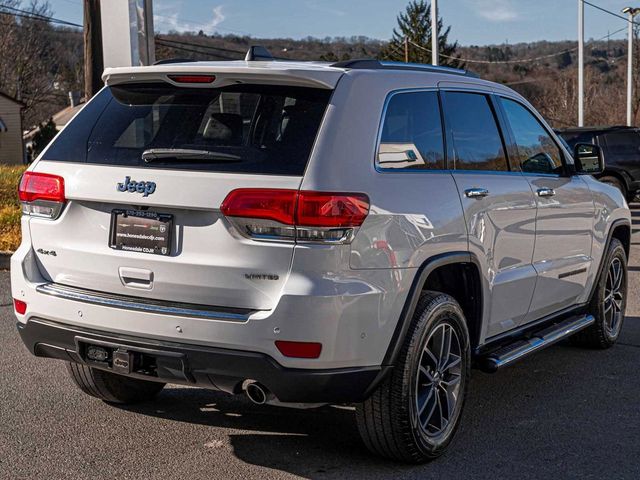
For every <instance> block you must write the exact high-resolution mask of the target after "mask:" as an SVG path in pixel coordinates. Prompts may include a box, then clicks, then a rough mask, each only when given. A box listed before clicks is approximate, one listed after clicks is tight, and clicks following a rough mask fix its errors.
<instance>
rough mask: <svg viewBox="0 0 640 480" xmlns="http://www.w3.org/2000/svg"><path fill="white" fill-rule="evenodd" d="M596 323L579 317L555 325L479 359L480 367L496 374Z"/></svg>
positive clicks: (587, 317)
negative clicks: (501, 369)
mask: <svg viewBox="0 0 640 480" xmlns="http://www.w3.org/2000/svg"><path fill="white" fill-rule="evenodd" d="M594 322H595V318H594V317H593V316H592V315H578V316H575V317H570V318H568V319H566V320H563V321H561V322H558V323H554V324H552V325H550V326H548V327H546V328H544V329H542V330H539V331H537V332H533V333H532V334H531V335H530V336H529V338H527V339H524V340H516V341H515V342H514V343H511V344H509V345H507V346H505V347H502V348H500V349H499V350H496V351H494V352H491V353H488V354H486V355H485V356H483V357H481V358H480V359H479V361H478V366H479V367H480V369H481V370H483V371H485V372H488V373H492V372H496V371H497V370H499V369H500V368H504V367H506V366H508V365H511V364H512V363H514V362H516V361H518V360H520V359H522V358H524V357H527V356H529V355H531V354H532V353H535V352H537V351H539V350H542V349H543V348H546V347H548V346H549V345H553V344H554V343H556V342H559V341H560V340H562V339H564V338H567V337H569V336H570V335H573V334H574V333H576V332H579V331H580V330H582V329H584V328H586V327H588V326H589V325H591V324H592V323H594Z"/></svg>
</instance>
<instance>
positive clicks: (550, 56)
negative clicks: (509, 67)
mask: <svg viewBox="0 0 640 480" xmlns="http://www.w3.org/2000/svg"><path fill="white" fill-rule="evenodd" d="M626 29H627V27H624V28H621V29H619V30H616V31H615V32H613V33H608V34H607V35H604V36H603V37H600V38H597V39H595V40H590V41H589V42H587V45H590V44H592V43H594V42H599V41H601V40H604V39H605V38H607V37H610V36H612V35H615V34H617V33H620V32H622V31H624V30H626ZM409 43H410V44H411V45H413V46H414V47H416V48H419V49H421V50H424V51H426V52H431V49H430V48H427V47H425V46H422V45H419V44H417V43H415V42H413V41H411V40H409ZM576 50H578V47H574V48H569V49H567V50H562V51H560V52H556V53H549V54H547V55H540V56H539V57H533V58H523V59H521V60H476V59H472V58H462V57H454V56H451V55H445V54H444V53H441V54H440V56H441V57H444V58H447V59H450V60H458V61H460V62H465V63H479V64H494V63H495V64H518V63H531V62H537V61H539V60H544V59H546V58H553V57H558V56H560V55H564V54H566V53H571V52H575V51H576Z"/></svg>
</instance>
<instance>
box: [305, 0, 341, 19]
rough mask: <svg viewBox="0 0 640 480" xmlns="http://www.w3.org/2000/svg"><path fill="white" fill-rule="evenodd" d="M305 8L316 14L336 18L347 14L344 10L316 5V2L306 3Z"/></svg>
mask: <svg viewBox="0 0 640 480" xmlns="http://www.w3.org/2000/svg"><path fill="white" fill-rule="evenodd" d="M307 8H309V9H310V10H314V11H316V12H320V13H327V14H329V15H334V16H336V17H344V16H345V15H346V14H347V12H345V11H344V10H340V9H337V8H331V7H327V6H325V5H321V4H318V2H316V1H310V2H307Z"/></svg>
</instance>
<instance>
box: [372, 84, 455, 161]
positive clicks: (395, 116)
mask: <svg viewBox="0 0 640 480" xmlns="http://www.w3.org/2000/svg"><path fill="white" fill-rule="evenodd" d="M377 164H378V167H380V168H382V169H403V170H436V169H444V168H445V167H444V140H443V134H442V121H441V118H440V106H439V102H438V94H437V93H436V92H407V93H397V94H395V95H393V96H392V97H391V99H390V100H389V103H388V104H387V109H386V113H385V117H384V121H383V123H382V133H381V136H380V145H379V146H378V155H377Z"/></svg>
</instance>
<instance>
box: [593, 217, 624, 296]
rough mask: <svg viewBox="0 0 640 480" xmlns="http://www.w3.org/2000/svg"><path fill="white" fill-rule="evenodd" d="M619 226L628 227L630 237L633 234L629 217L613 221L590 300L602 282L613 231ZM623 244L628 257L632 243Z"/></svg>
mask: <svg viewBox="0 0 640 480" xmlns="http://www.w3.org/2000/svg"><path fill="white" fill-rule="evenodd" d="M619 227H626V228H627V229H629V237H631V234H632V233H633V231H632V228H631V223H630V222H629V220H628V219H626V218H619V219H617V220H614V221H613V222H611V225H610V226H609V230H608V231H607V241H606V242H605V246H604V248H603V250H602V258H601V259H600V264H599V265H598V273H597V274H596V276H595V279H594V281H593V285H592V286H591V291H590V292H589V301H591V299H592V298H593V296H594V295H595V292H596V289H597V288H598V283H599V282H600V277H601V275H602V272H603V270H604V262H605V260H606V257H607V252H608V251H609V246H610V245H611V239H612V238H613V233H614V232H615V230H616V229H617V228H619ZM623 246H624V248H625V250H626V252H627V257H628V255H629V249H630V245H623ZM627 261H628V258H627Z"/></svg>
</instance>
